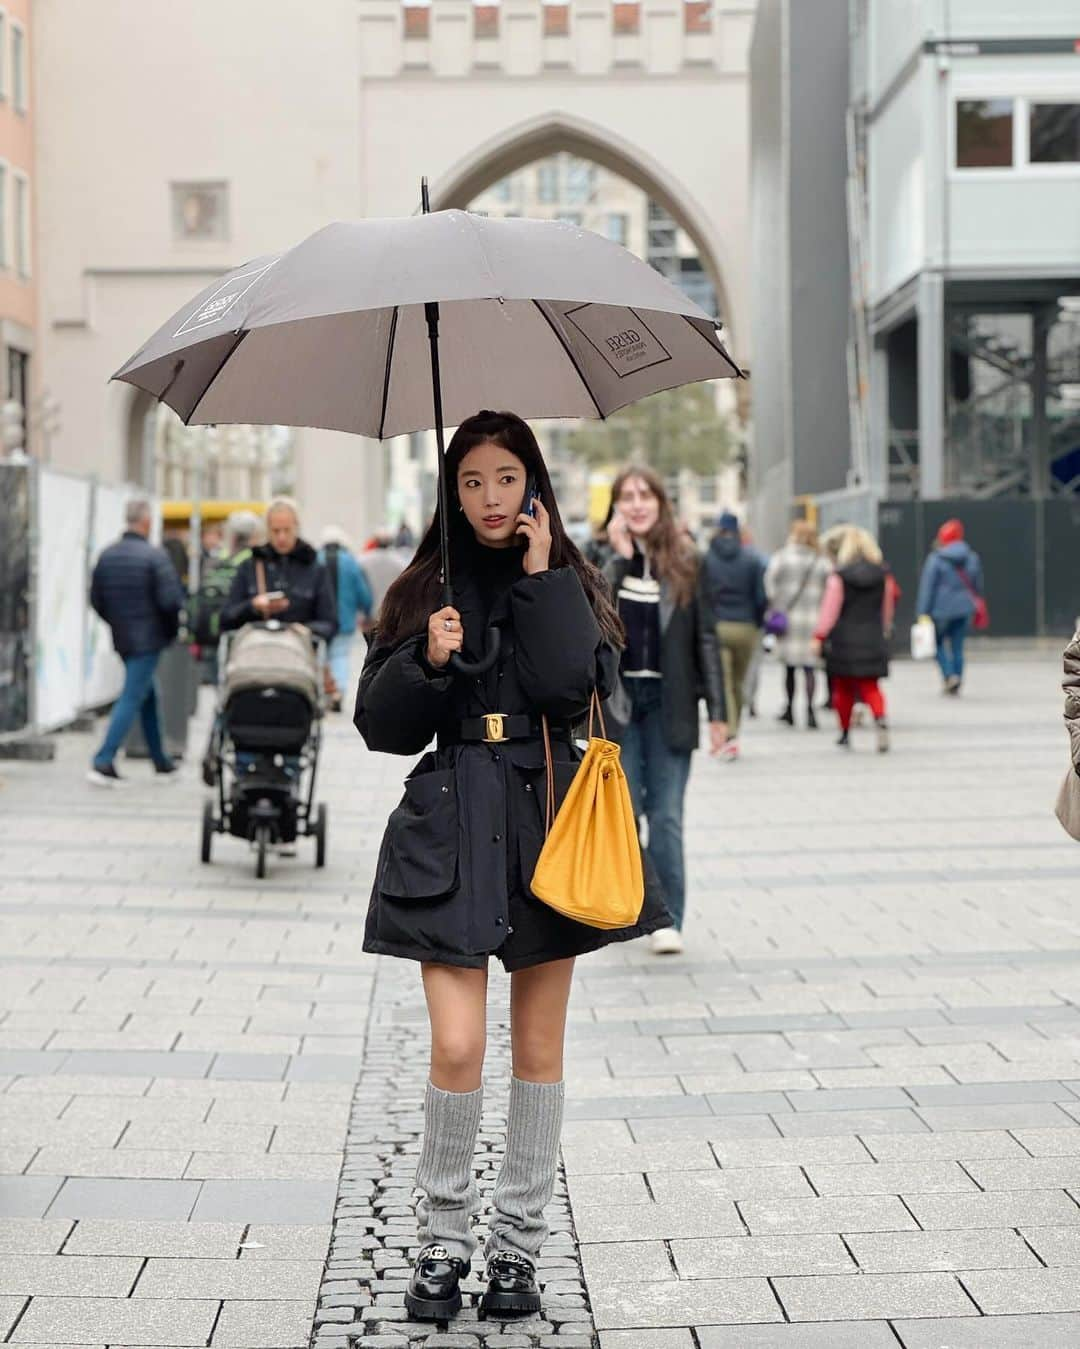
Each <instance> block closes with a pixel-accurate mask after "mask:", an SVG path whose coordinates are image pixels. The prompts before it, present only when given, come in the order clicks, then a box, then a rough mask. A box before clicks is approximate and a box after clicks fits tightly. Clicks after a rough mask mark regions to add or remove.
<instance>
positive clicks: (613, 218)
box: [604, 211, 628, 248]
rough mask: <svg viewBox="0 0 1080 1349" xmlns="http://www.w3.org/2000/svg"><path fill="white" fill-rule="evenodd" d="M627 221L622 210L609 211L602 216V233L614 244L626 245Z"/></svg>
mask: <svg viewBox="0 0 1080 1349" xmlns="http://www.w3.org/2000/svg"><path fill="white" fill-rule="evenodd" d="M627 225H628V221H627V218H626V213H625V212H624V211H609V212H608V214H607V215H606V216H605V217H604V233H605V234H606V235H607V237H608V238H609V239H610V240H611V241H612V242H613V243H616V244H622V246H623V247H624V248H625V247H626V236H627Z"/></svg>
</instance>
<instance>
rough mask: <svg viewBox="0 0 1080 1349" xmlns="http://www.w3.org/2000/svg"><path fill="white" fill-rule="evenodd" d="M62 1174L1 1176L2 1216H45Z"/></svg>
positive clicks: (0, 1212) (60, 1181)
mask: <svg viewBox="0 0 1080 1349" xmlns="http://www.w3.org/2000/svg"><path fill="white" fill-rule="evenodd" d="M63 1183H64V1178H63V1177H62V1176H0V1217H4V1218H43V1217H44V1216H45V1213H46V1211H47V1210H48V1207H49V1205H50V1204H51V1203H52V1201H53V1199H54V1198H55V1197H56V1193H57V1191H58V1190H59V1189H60V1186H61V1185H63Z"/></svg>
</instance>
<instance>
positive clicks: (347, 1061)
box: [285, 1054, 360, 1082]
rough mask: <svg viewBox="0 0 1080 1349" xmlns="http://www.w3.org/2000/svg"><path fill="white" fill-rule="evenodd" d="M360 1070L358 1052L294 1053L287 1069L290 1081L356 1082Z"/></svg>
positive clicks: (286, 1073) (287, 1079)
mask: <svg viewBox="0 0 1080 1349" xmlns="http://www.w3.org/2000/svg"><path fill="white" fill-rule="evenodd" d="M359 1072H360V1058H359V1055H356V1054H294V1055H293V1057H292V1058H291V1059H290V1060H289V1066H288V1068H287V1069H286V1070H285V1079H286V1081H288V1082H355V1081H356V1078H357V1075H358V1074H359Z"/></svg>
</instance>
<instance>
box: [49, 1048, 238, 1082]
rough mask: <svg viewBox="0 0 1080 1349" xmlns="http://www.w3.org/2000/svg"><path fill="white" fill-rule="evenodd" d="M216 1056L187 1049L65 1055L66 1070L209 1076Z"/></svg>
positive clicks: (92, 1051)
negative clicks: (208, 1073)
mask: <svg viewBox="0 0 1080 1349" xmlns="http://www.w3.org/2000/svg"><path fill="white" fill-rule="evenodd" d="M213 1058H214V1056H213V1054H201V1053H194V1052H185V1051H183V1050H173V1051H168V1052H157V1051H154V1050H138V1049H80V1050H75V1051H74V1052H72V1053H70V1054H66V1055H65V1056H64V1063H63V1071H64V1072H65V1073H74V1074H85V1073H101V1074H104V1075H107V1076H109V1077H205V1076H206V1074H207V1072H208V1071H209V1068H210V1064H211V1063H212V1062H213Z"/></svg>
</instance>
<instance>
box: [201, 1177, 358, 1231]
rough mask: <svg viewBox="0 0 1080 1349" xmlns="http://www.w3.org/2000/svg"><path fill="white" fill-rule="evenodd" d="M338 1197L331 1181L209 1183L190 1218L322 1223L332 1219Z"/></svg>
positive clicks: (222, 1220)
mask: <svg viewBox="0 0 1080 1349" xmlns="http://www.w3.org/2000/svg"><path fill="white" fill-rule="evenodd" d="M183 1183H184V1184H192V1185H197V1184H198V1182H194V1181H191V1182H187V1181H185V1182H183ZM336 1197H337V1186H336V1184H334V1183H333V1182H332V1181H322V1180H316V1181H293V1180H207V1181H204V1182H202V1188H201V1192H200V1194H199V1197H198V1201H197V1202H196V1204H195V1207H194V1210H193V1211H192V1214H191V1216H192V1218H194V1219H196V1220H197V1221H199V1222H230V1221H238V1222H253V1223H254V1222H261V1223H303V1224H309V1223H322V1222H328V1221H329V1220H330V1219H331V1218H332V1217H333V1213H334V1201H335V1199H336Z"/></svg>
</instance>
